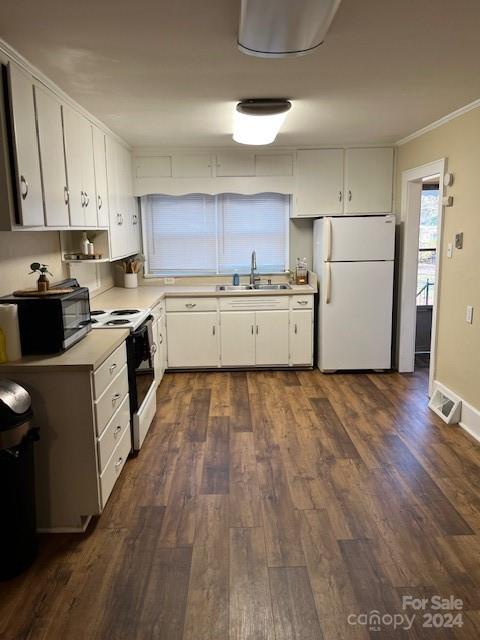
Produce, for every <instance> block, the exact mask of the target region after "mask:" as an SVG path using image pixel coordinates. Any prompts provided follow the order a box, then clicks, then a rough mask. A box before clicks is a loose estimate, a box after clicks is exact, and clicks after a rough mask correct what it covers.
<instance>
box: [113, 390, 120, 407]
mask: <svg viewBox="0 0 480 640" xmlns="http://www.w3.org/2000/svg"><path fill="white" fill-rule="evenodd" d="M121 397H122V394H121V393H116V394H115V395H114V396H112V404H113V405H114V406H115V403H116V402H117V400H120V398H121Z"/></svg>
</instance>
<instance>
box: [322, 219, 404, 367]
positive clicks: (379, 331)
mask: <svg viewBox="0 0 480 640" xmlns="http://www.w3.org/2000/svg"><path fill="white" fill-rule="evenodd" d="M313 243H314V251H313V270H314V271H315V272H316V273H317V276H318V281H319V305H318V319H317V320H318V322H317V331H318V333H317V338H318V339H317V362H318V368H319V369H320V370H321V371H336V370H339V369H343V370H345V369H353V370H355V369H390V367H391V347H392V312H393V311H392V305H393V269H394V258H395V216H393V215H385V216H354V217H353V216H350V217H349V216H341V217H325V218H320V219H318V220H316V221H315V223H314V240H313Z"/></svg>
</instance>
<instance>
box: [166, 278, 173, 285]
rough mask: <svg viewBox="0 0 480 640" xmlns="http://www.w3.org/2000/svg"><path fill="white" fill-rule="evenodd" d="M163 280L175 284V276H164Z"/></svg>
mask: <svg viewBox="0 0 480 640" xmlns="http://www.w3.org/2000/svg"><path fill="white" fill-rule="evenodd" d="M163 282H164V283H165V284H175V278H164V279H163Z"/></svg>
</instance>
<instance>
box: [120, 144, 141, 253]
mask: <svg viewBox="0 0 480 640" xmlns="http://www.w3.org/2000/svg"><path fill="white" fill-rule="evenodd" d="M132 171H133V165H132V154H131V152H130V151H129V150H128V149H125V148H124V147H122V190H123V194H124V205H123V206H124V210H125V224H126V226H127V228H128V233H127V234H126V247H125V251H126V253H127V254H129V255H132V254H134V253H138V252H139V251H140V217H139V213H138V206H137V200H136V198H134V196H133V173H132Z"/></svg>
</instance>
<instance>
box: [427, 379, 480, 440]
mask: <svg viewBox="0 0 480 640" xmlns="http://www.w3.org/2000/svg"><path fill="white" fill-rule="evenodd" d="M435 389H440V391H443V392H444V393H446V394H447V395H450V396H452V397H453V398H455V399H457V400H460V401H461V403H462V411H461V414H460V422H459V423H458V424H459V425H460V427H462V429H463V430H464V431H466V432H467V433H468V434H469V435H471V436H472V438H474V439H475V440H477V441H478V442H480V410H479V409H476V408H475V407H473V406H472V405H471V404H469V403H468V402H465V400H464V399H463V398H462V397H461V396H459V395H458V394H457V393H455V392H454V391H452V390H451V389H449V388H448V387H446V386H445V385H444V384H442V383H441V382H438V380H435V382H434V383H433V390H435Z"/></svg>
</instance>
